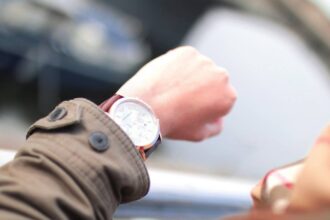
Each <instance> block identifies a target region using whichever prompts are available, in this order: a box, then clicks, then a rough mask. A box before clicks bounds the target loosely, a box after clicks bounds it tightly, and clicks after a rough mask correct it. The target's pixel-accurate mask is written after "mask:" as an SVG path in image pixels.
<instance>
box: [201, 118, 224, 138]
mask: <svg viewBox="0 0 330 220" xmlns="http://www.w3.org/2000/svg"><path fill="white" fill-rule="evenodd" d="M205 129H206V130H207V135H206V137H207V138H209V137H212V136H215V135H218V134H220V132H221V131H222V129H223V120H222V118H218V119H217V120H215V121H214V122H212V123H208V124H206V125H205Z"/></svg>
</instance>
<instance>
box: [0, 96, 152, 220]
mask: <svg viewBox="0 0 330 220" xmlns="http://www.w3.org/2000/svg"><path fill="white" fill-rule="evenodd" d="M148 190H149V177H148V173H147V170H146V167H145V165H144V162H143V160H142V158H141V156H140V154H139V153H138V151H137V150H136V149H135V147H134V145H133V143H132V142H131V141H130V139H129V138H128V137H127V136H126V134H125V133H124V132H123V131H122V130H121V129H120V128H119V127H118V126H117V124H115V123H114V122H113V121H112V120H111V119H110V118H109V117H108V116H107V115H106V114H105V113H104V112H103V111H102V110H101V109H100V108H98V107H97V106H96V105H95V104H93V103H91V102H89V101H88V100H85V99H75V100H71V101H65V102H63V103H61V104H60V105H59V106H57V107H56V108H55V110H54V111H53V112H51V113H50V114H49V115H48V116H46V117H45V118H42V119H40V120H39V121H37V122H36V123H34V124H33V125H32V126H31V127H30V129H29V131H28V134H27V141H26V142H25V144H24V145H23V146H22V147H21V149H20V150H19V152H18V153H17V155H16V157H15V159H14V160H13V161H11V162H10V163H8V164H7V165H5V166H3V167H1V168H0V219H1V220H2V219H5V220H12V219H13V220H14V219H15V220H16V219H56V220H57V219H58V220H62V219H63V220H64V219H77V220H84V219H111V218H112V215H113V213H114V211H115V210H116V208H117V207H118V205H119V204H120V203H125V202H129V201H133V200H137V199H139V198H141V197H143V196H144V195H146V193H147V192H148Z"/></svg>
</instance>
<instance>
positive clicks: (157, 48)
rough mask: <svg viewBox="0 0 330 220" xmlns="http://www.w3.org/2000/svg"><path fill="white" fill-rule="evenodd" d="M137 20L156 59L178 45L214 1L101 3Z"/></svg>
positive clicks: (116, 0) (126, 0) (114, 0)
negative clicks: (109, 5) (118, 9)
mask: <svg viewBox="0 0 330 220" xmlns="http://www.w3.org/2000/svg"><path fill="white" fill-rule="evenodd" d="M103 2H108V3H109V4H111V5H112V6H114V7H117V8H120V9H121V10H123V11H124V12H126V13H128V14H130V15H133V16H134V17H136V18H138V19H139V20H140V21H141V22H142V23H143V26H144V29H145V33H146V35H147V37H148V42H149V43H150V45H151V47H152V51H153V55H154V56H157V55H160V54H162V53H165V52H167V50H169V49H170V48H174V47H176V46H178V44H180V43H181V41H182V40H183V38H184V37H185V36H186V35H187V32H188V31H189V30H190V28H191V27H192V26H193V24H194V23H195V22H196V21H197V20H198V18H199V17H200V16H201V15H202V14H203V13H204V12H205V11H206V10H207V9H208V8H210V7H212V6H213V5H214V4H215V3H217V4H221V3H222V1H215V0H180V1H176V0H133V1H132V0H103Z"/></svg>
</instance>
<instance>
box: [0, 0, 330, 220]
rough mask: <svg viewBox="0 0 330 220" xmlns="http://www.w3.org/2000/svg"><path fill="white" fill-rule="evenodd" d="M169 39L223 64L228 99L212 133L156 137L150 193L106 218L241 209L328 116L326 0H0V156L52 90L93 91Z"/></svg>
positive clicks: (329, 7) (129, 71) (55, 97)
mask: <svg viewBox="0 0 330 220" xmlns="http://www.w3.org/2000/svg"><path fill="white" fill-rule="evenodd" d="M179 45H192V46H194V47H196V48H197V49H199V50H200V51H201V52H202V53H204V54H205V55H207V56H210V57H211V58H212V59H214V61H215V62H216V63H217V64H218V65H220V66H223V67H225V68H226V69H228V71H229V73H230V76H231V81H232V84H233V85H234V86H235V87H236V88H237V91H238V94H239V98H238V101H237V104H236V106H235V108H234V109H233V112H232V113H231V114H230V115H229V116H228V117H227V118H226V120H225V126H224V131H223V133H222V134H221V135H219V136H217V137H214V138H212V139H210V140H207V141H204V142H201V143H189V142H181V141H169V140H165V141H164V143H163V144H162V146H161V147H160V148H158V150H157V152H155V153H154V154H153V155H152V156H151V157H150V159H149V160H148V162H147V166H148V167H149V169H150V175H151V179H152V186H151V192H150V194H149V195H148V196H147V197H146V198H145V199H143V200H141V201H138V202H135V203H131V204H128V205H124V206H122V207H121V209H120V210H119V211H118V212H117V214H116V215H117V217H116V219H137V218H139V219H142V218H143V219H145V218H148V219H193V218H196V219H217V218H218V217H221V216H224V215H227V214H232V213H238V212H242V211H245V210H247V209H248V208H249V207H250V206H251V201H250V199H249V190H250V189H251V187H252V186H253V184H255V183H256V182H257V180H258V179H260V178H261V177H262V176H263V175H264V174H265V173H266V172H267V171H268V170H270V169H272V168H274V167H276V166H280V165H283V164H285V163H289V162H293V161H296V160H299V159H301V158H303V157H304V156H305V155H306V154H307V152H308V150H309V149H310V147H311V146H312V144H313V142H314V140H315V138H316V137H317V135H318V133H319V132H320V130H321V129H322V128H323V127H324V126H325V125H326V124H327V123H328V122H329V121H330V102H329V100H330V1H328V0H290V1H286V0H250V1H244V0H180V1H174V0H130V1H128V0H98V1H97V0H94V1H91V0H90V1H89V0H57V1H51V0H0V88H1V90H0V91H1V92H0V149H2V150H1V151H0V162H1V161H2V163H3V162H5V161H6V160H8V159H10V158H11V157H12V155H13V153H14V152H15V150H17V149H18V148H19V147H20V145H21V144H22V143H23V142H24V137H25V132H26V129H27V127H28V126H29V125H30V124H31V123H32V122H33V121H35V120H36V119H38V118H39V117H42V116H45V115H46V114H47V113H48V112H49V111H51V110H52V108H53V107H54V106H55V105H56V104H58V103H59V102H60V101H62V100H67V99H71V98H75V97H85V98H88V99H90V100H92V101H93V102H95V103H100V102H102V101H103V100H105V99H107V98H108V97H110V96H111V95H112V94H113V93H114V92H115V91H116V90H117V89H118V88H119V87H120V85H121V84H122V83H123V82H125V81H126V80H127V79H128V78H130V77H131V76H132V75H133V74H134V73H135V72H136V71H137V70H138V69H139V68H140V67H141V66H142V65H143V64H145V63H146V62H148V61H149V60H151V59H153V58H154V57H156V56H158V55H160V54H162V53H165V52H167V51H168V50H169V49H172V48H174V47H176V46H179ZM146 83H148V82H146ZM196 101H198V100H196ZM174 180H175V181H174Z"/></svg>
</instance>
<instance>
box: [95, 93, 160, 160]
mask: <svg viewBox="0 0 330 220" xmlns="http://www.w3.org/2000/svg"><path fill="white" fill-rule="evenodd" d="M100 108H102V109H103V110H104V111H105V112H106V113H107V114H108V115H109V116H110V118H111V119H112V120H114V121H115V122H116V123H117V124H118V125H119V126H120V127H121V129H122V130H123V131H124V132H125V133H126V134H127V135H128V137H129V138H130V139H131V140H132V142H133V143H134V145H135V146H136V148H137V149H138V151H139V152H140V154H141V156H142V158H143V159H146V158H148V156H149V155H150V154H151V153H152V152H153V151H154V150H155V149H156V148H157V147H158V145H159V144H160V143H161V140H162V137H161V134H160V127H159V120H158V118H157V117H156V115H155V113H154V112H153V111H152V109H151V107H150V106H149V105H147V104H146V103H145V102H143V101H142V100H140V99H138V98H130V97H123V96H121V95H117V94H116V95H114V96H112V97H111V98H110V99H108V100H106V101H105V102H103V103H102V104H101V105H100Z"/></svg>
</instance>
